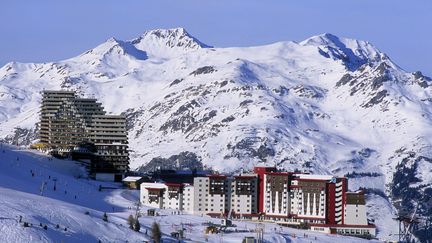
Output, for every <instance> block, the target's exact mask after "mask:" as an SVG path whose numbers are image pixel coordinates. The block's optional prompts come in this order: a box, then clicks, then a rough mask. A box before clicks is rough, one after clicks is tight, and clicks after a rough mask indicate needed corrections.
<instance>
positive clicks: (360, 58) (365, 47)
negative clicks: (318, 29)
mask: <svg viewBox="0 0 432 243" xmlns="http://www.w3.org/2000/svg"><path fill="white" fill-rule="evenodd" d="M299 44H300V45H302V46H316V47H317V48H318V51H319V52H320V54H322V55H323V56H325V57H327V58H333V59H340V60H342V61H343V62H344V63H345V65H346V66H347V68H348V69H349V70H351V71H353V70H355V69H357V68H358V67H360V66H361V65H363V64H365V63H368V62H377V61H380V60H382V59H386V58H387V56H386V55H385V54H384V53H382V52H381V51H379V50H378V49H377V48H376V47H375V46H373V45H372V44H371V43H369V42H368V41H363V40H356V39H349V38H341V37H338V36H336V35H333V34H330V33H324V34H320V35H316V36H312V37H310V38H308V39H306V40H304V41H302V42H300V43H299Z"/></svg>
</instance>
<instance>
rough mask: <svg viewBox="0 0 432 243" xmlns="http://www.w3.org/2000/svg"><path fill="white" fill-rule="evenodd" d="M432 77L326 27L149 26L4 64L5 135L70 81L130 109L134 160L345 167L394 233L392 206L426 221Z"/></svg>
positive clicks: (14, 137) (28, 122)
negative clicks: (235, 32)
mask: <svg viewBox="0 0 432 243" xmlns="http://www.w3.org/2000/svg"><path fill="white" fill-rule="evenodd" d="M431 85H432V80H431V79H430V78H428V77H426V76H424V75H422V73H421V72H415V73H409V72H406V71H404V70H403V69H402V68H400V67H398V66H397V65H396V64H395V63H394V62H393V61H392V60H391V59H390V58H389V57H388V56H387V55H386V54H384V53H382V52H381V51H379V50H378V49H377V48H375V47H374V46H373V45H372V44H370V43H369V42H367V41H360V40H354V39H346V38H340V37H337V36H334V35H331V34H323V35H318V36H313V37H311V38H309V39H307V40H304V41H302V42H299V43H297V42H291V41H286V42H277V43H274V44H270V45H265V46H254V47H233V48H214V47H211V46H208V45H206V44H203V43H202V42H200V41H199V40H197V39H196V38H194V37H192V36H191V35H190V34H188V33H187V31H185V30H184V29H182V28H177V29H158V30H151V31H147V32H145V33H144V34H143V35H142V36H140V37H138V38H136V39H133V40H130V41H121V40H116V39H114V38H111V39H109V40H107V41H106V42H104V43H102V44H101V45H99V46H97V47H95V48H94V49H91V50H88V51H86V52H84V53H83V54H81V55H79V56H77V57H73V58H71V59H67V60H64V61H60V62H51V63H16V62H11V63H8V64H7V65H5V66H4V67H2V68H1V69H0V138H3V140H4V141H7V142H9V143H15V144H29V143H31V142H32V141H33V140H34V139H35V129H36V128H35V124H36V123H37V121H38V110H39V102H40V99H41V95H40V93H39V92H40V91H41V90H43V89H70V90H76V91H77V92H78V93H79V94H81V95H82V96H87V97H95V98H97V99H99V100H100V101H101V102H102V103H103V105H104V106H105V108H106V110H107V111H109V112H112V113H123V114H125V115H127V117H128V122H129V124H128V127H129V140H130V148H131V150H132V152H131V154H132V157H131V159H132V162H131V167H132V168H134V169H140V170H150V169H153V168H155V167H157V166H162V167H166V168H172V167H180V168H186V167H188V168H190V167H204V168H212V169H214V170H218V171H221V172H222V171H223V172H240V171H242V170H248V169H251V168H252V167H253V166H254V165H255V164H257V163H267V164H269V165H277V166H279V167H282V168H285V169H288V170H301V171H310V172H313V173H321V174H337V175H346V174H348V175H349V176H350V188H351V189H353V190H355V189H358V188H360V187H361V188H366V189H367V191H368V193H369V194H368V195H369V197H370V198H371V200H370V202H369V203H370V209H371V210H370V212H371V213H370V217H372V218H375V220H376V222H377V224H378V225H381V226H382V227H381V229H380V233H379V234H380V236H381V237H382V238H384V237H389V238H394V237H395V236H394V235H393V236H389V234H390V233H392V232H393V233H395V232H396V230H397V226H396V222H393V221H391V217H394V214H396V210H398V211H399V212H400V213H405V212H407V215H409V213H410V212H412V211H413V210H414V208H416V207H417V205H419V206H418V210H417V214H418V217H420V221H422V222H426V221H427V220H432V218H431V217H432V216H431V215H432V205H431V202H432V199H431V196H432V188H431V183H432V176H431V172H432V150H431V145H432V139H431V133H432V126H431V123H432V118H431V114H432V106H431V103H432V93H431V91H432V88H431ZM372 199H373V200H372ZM382 208H386V209H387V211H386V210H383V211H380V210H379V209H382ZM375 209H376V210H375ZM427 232H429V234H431V232H432V230H431V229H430V228H421V227H420V228H419V230H418V231H417V232H416V234H417V236H418V237H420V238H421V237H423V235H426V236H427Z"/></svg>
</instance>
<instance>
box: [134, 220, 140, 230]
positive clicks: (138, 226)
mask: <svg viewBox="0 0 432 243" xmlns="http://www.w3.org/2000/svg"><path fill="white" fill-rule="evenodd" d="M140 229H141V225H140V222H139V220H138V219H135V223H134V227H133V230H135V231H136V232H139V231H140Z"/></svg>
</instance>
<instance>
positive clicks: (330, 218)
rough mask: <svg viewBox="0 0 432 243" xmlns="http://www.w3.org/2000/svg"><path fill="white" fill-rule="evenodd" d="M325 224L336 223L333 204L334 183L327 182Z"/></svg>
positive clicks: (334, 202) (334, 198)
mask: <svg viewBox="0 0 432 243" xmlns="http://www.w3.org/2000/svg"><path fill="white" fill-rule="evenodd" d="M326 191H327V192H326V194H327V202H326V203H327V212H326V214H327V222H326V223H327V224H336V218H335V211H336V208H335V205H336V184H334V183H327V190H326Z"/></svg>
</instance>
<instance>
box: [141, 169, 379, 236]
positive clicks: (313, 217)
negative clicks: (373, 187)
mask: <svg viewBox="0 0 432 243" xmlns="http://www.w3.org/2000/svg"><path fill="white" fill-rule="evenodd" d="M149 184H150V185H151V184H152V183H149ZM153 184H154V185H156V184H157V183H153ZM157 188H159V186H158V187H156V188H153V187H151V186H148V185H143V184H142V185H141V195H142V197H143V198H142V200H141V201H142V202H143V204H145V205H147V206H154V207H158V208H173V206H172V205H173V204H172V205H167V204H166V203H162V204H160V202H159V201H158V202H157V203H153V202H150V201H148V199H147V201H146V198H148V194H149V193H150V192H151V191H152V190H156V189H157ZM159 192H161V191H158V193H159ZM164 192H165V191H162V192H161V193H159V194H158V193H155V194H157V195H159V197H160V198H162V199H161V200H165V201H166V199H163V198H166V193H165V194H164ZM179 193H180V194H183V196H182V197H179V198H182V199H181V200H180V201H176V203H177V202H178V203H180V204H181V205H182V206H181V207H179V209H180V210H184V211H185V212H188V213H192V214H199V215H203V214H207V215H210V216H213V217H226V216H227V215H231V216H232V217H233V218H249V219H257V220H265V221H271V222H277V223H278V224H281V225H292V226H296V227H301V228H303V227H309V228H310V229H312V230H315V231H320V232H327V233H340V234H351V232H353V234H354V235H360V236H364V235H368V236H374V235H375V226H374V225H371V224H369V223H368V221H367V217H366V205H365V204H366V203H365V197H364V193H363V192H362V191H358V192H348V181H347V179H346V178H345V177H334V176H327V175H310V174H302V173H292V172H278V171H276V169H275V168H264V167H260V168H255V170H254V173H252V174H242V175H238V176H225V175H208V176H206V177H196V178H194V182H193V184H186V185H183V186H182V190H180V191H179ZM158 203H159V204H158Z"/></svg>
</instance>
